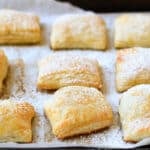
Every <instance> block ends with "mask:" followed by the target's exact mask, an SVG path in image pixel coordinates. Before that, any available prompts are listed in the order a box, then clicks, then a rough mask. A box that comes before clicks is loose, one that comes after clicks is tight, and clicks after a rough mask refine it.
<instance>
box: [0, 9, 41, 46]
mask: <svg viewBox="0 0 150 150" xmlns="http://www.w3.org/2000/svg"><path fill="white" fill-rule="evenodd" d="M40 38H41V37H40V25H39V18H38V17H37V16H35V15H33V14H29V13H24V12H20V11H15V10H7V9H2V10H0V44H34V43H39V42H40Z"/></svg>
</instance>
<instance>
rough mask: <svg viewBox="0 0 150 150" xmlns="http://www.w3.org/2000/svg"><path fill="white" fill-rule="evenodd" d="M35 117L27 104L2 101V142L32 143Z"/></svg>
mask: <svg viewBox="0 0 150 150" xmlns="http://www.w3.org/2000/svg"><path fill="white" fill-rule="evenodd" d="M34 115H35V112H34V108H33V107H32V106H31V105H30V104H28V103H27V102H16V101H13V100H3V101H0V142H23V143H24V142H31V141H32V129H31V120H32V118H33V117H34Z"/></svg>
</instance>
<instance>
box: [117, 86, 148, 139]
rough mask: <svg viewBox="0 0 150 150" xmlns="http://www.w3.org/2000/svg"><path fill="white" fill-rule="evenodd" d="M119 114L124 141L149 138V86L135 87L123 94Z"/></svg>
mask: <svg viewBox="0 0 150 150" xmlns="http://www.w3.org/2000/svg"><path fill="white" fill-rule="evenodd" d="M119 113H120V117H121V123H122V128H123V136H124V140H125V141H130V142H137V141H140V140H142V139H144V138H147V137H150V84H142V85H137V86H135V87H132V88H131V89H129V90H128V91H127V92H125V93H124V94H123V95H122V97H121V102H120V106H119Z"/></svg>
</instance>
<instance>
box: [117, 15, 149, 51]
mask: <svg viewBox="0 0 150 150" xmlns="http://www.w3.org/2000/svg"><path fill="white" fill-rule="evenodd" d="M136 46H139V47H150V15H147V14H124V15H121V16H119V17H118V18H117V19H116V21H115V47H116V48H128V47H136Z"/></svg>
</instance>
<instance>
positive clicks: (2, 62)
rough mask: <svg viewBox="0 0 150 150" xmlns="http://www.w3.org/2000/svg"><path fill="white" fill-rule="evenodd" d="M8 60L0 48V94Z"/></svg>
mask: <svg viewBox="0 0 150 150" xmlns="http://www.w3.org/2000/svg"><path fill="white" fill-rule="evenodd" d="M7 70H8V60H7V57H6V55H5V53H4V51H3V50H0V94H1V92H2V87H3V81H4V79H5V77H6V76H7Z"/></svg>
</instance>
